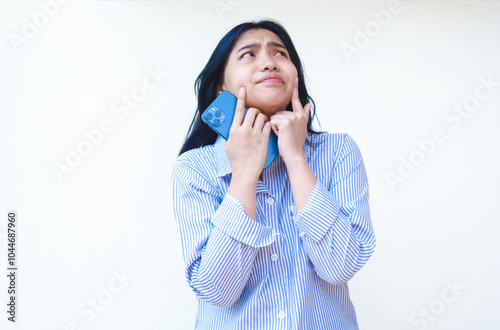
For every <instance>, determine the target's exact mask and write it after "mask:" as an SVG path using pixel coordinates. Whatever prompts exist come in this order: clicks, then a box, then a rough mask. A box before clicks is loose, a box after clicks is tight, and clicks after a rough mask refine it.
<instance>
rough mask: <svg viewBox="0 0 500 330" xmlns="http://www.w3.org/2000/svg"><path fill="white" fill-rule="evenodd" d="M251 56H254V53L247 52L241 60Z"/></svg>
mask: <svg viewBox="0 0 500 330" xmlns="http://www.w3.org/2000/svg"><path fill="white" fill-rule="evenodd" d="M249 56H253V53H252V52H246V53H244V54H243V55H241V58H245V57H249Z"/></svg>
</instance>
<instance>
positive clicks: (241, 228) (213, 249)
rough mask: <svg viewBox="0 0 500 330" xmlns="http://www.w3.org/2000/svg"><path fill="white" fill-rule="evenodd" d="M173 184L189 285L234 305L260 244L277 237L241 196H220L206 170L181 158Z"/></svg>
mask: <svg viewBox="0 0 500 330" xmlns="http://www.w3.org/2000/svg"><path fill="white" fill-rule="evenodd" d="M172 188H173V207H174V215H175V218H176V221H177V223H178V226H179V230H180V234H181V243H182V251H183V256H184V264H185V271H186V279H187V281H188V283H189V285H190V287H191V288H192V289H193V291H194V292H195V293H196V295H197V296H198V297H200V298H202V299H204V300H206V301H208V302H210V303H212V304H214V305H217V306H221V307H229V306H232V305H233V304H234V302H235V301H236V300H237V299H238V298H239V296H240V295H241V292H242V290H243V288H244V287H245V284H246V282H247V280H248V277H249V275H250V271H251V269H252V264H253V261H254V259H255V256H256V254H257V251H258V248H259V247H262V246H267V245H269V244H271V243H272V242H273V241H274V236H273V230H272V228H270V227H266V226H264V225H262V224H260V223H258V222H256V221H254V220H253V219H251V218H250V217H248V216H247V215H246V214H245V210H244V207H243V205H242V204H241V203H240V202H239V200H238V199H236V198H235V197H233V196H231V195H229V194H226V195H225V196H220V194H219V193H218V189H217V188H216V187H215V186H214V185H213V183H212V182H211V181H210V180H209V179H208V178H207V177H206V175H205V174H204V173H200V172H199V171H198V170H196V169H195V168H193V167H191V166H189V165H188V164H185V163H183V162H181V161H177V163H176V164H175V165H174V168H173V172H172Z"/></svg>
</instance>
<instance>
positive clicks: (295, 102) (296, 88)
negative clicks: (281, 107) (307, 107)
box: [292, 77, 302, 112]
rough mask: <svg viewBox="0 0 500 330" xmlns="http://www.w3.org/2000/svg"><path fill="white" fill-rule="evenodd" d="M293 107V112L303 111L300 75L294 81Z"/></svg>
mask: <svg viewBox="0 0 500 330" xmlns="http://www.w3.org/2000/svg"><path fill="white" fill-rule="evenodd" d="M292 108H293V112H298V111H302V103H300V99H299V77H295V81H294V83H293V93H292Z"/></svg>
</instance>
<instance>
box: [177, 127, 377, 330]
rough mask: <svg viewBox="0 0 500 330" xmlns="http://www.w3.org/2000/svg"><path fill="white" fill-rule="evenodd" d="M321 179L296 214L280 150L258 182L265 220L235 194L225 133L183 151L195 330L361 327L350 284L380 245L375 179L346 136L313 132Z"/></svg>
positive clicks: (180, 186) (181, 203) (181, 192)
mask: <svg viewBox="0 0 500 330" xmlns="http://www.w3.org/2000/svg"><path fill="white" fill-rule="evenodd" d="M307 139H308V141H309V142H310V143H306V144H305V145H304V154H305V157H306V159H307V161H308V163H309V165H310V166H311V168H312V170H313V172H314V173H315V175H316V177H317V179H318V181H317V184H316V186H315V187H314V190H313V191H312V193H311V195H310V196H309V198H308V200H307V202H306V204H305V206H304V207H303V208H302V209H301V210H300V212H298V213H296V212H295V206H294V203H293V196H292V191H291V187H290V180H289V178H288V174H287V171H286V167H285V164H284V162H283V160H282V159H281V158H280V157H279V156H278V157H277V158H276V159H275V161H273V163H272V164H271V165H270V166H269V167H268V168H266V169H265V170H264V171H263V173H262V180H259V182H258V184H257V196H256V198H257V219H256V221H254V220H252V219H251V218H249V217H248V216H247V215H246V214H245V212H244V209H243V206H242V204H241V203H240V202H239V201H238V200H237V199H236V198H235V197H233V196H231V195H229V194H228V193H227V189H228V187H229V183H230V180H231V164H230V162H229V159H228V158H227V156H226V154H225V153H224V149H223V147H224V143H225V140H223V139H222V138H220V137H219V138H218V139H217V141H216V142H215V144H213V145H209V146H205V147H202V148H197V149H193V150H190V151H188V152H185V153H183V154H182V155H181V156H179V158H178V159H177V161H176V163H175V165H174V168H173V173H172V186H173V198H174V213H175V217H176V221H177V223H178V226H179V229H180V234H181V241H182V251H183V255H184V261H185V269H186V278H187V281H188V283H189V285H190V286H191V288H192V289H193V291H194V292H195V294H196V296H197V298H198V311H197V316H196V329H217V330H220V329H286V330H290V329H307V330H310V329H358V325H357V321H356V314H355V311H354V307H353V305H352V303H351V300H350V298H349V290H348V286H347V281H348V280H349V279H351V278H352V277H353V276H354V274H355V273H356V272H357V271H358V270H359V269H360V268H361V267H362V266H363V265H364V264H365V263H366V261H367V260H368V258H369V257H370V255H371V254H372V253H373V250H374V248H375V236H374V232H373V228H372V224H371V221H370V211H369V201H368V181H367V177H366V171H365V167H364V164H363V160H362V157H361V153H360V151H359V148H358V146H357V145H356V143H355V142H354V141H353V140H352V138H351V137H350V136H349V135H347V134H312V135H309V136H308V138H307Z"/></svg>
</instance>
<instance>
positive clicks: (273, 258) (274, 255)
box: [271, 253, 278, 261]
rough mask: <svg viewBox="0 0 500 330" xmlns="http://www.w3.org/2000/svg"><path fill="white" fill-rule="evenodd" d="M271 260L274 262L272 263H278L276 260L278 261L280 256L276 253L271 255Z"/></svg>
mask: <svg viewBox="0 0 500 330" xmlns="http://www.w3.org/2000/svg"><path fill="white" fill-rule="evenodd" d="M271 260H272V261H276V260H278V255H277V254H276V253H273V254H272V255H271Z"/></svg>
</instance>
